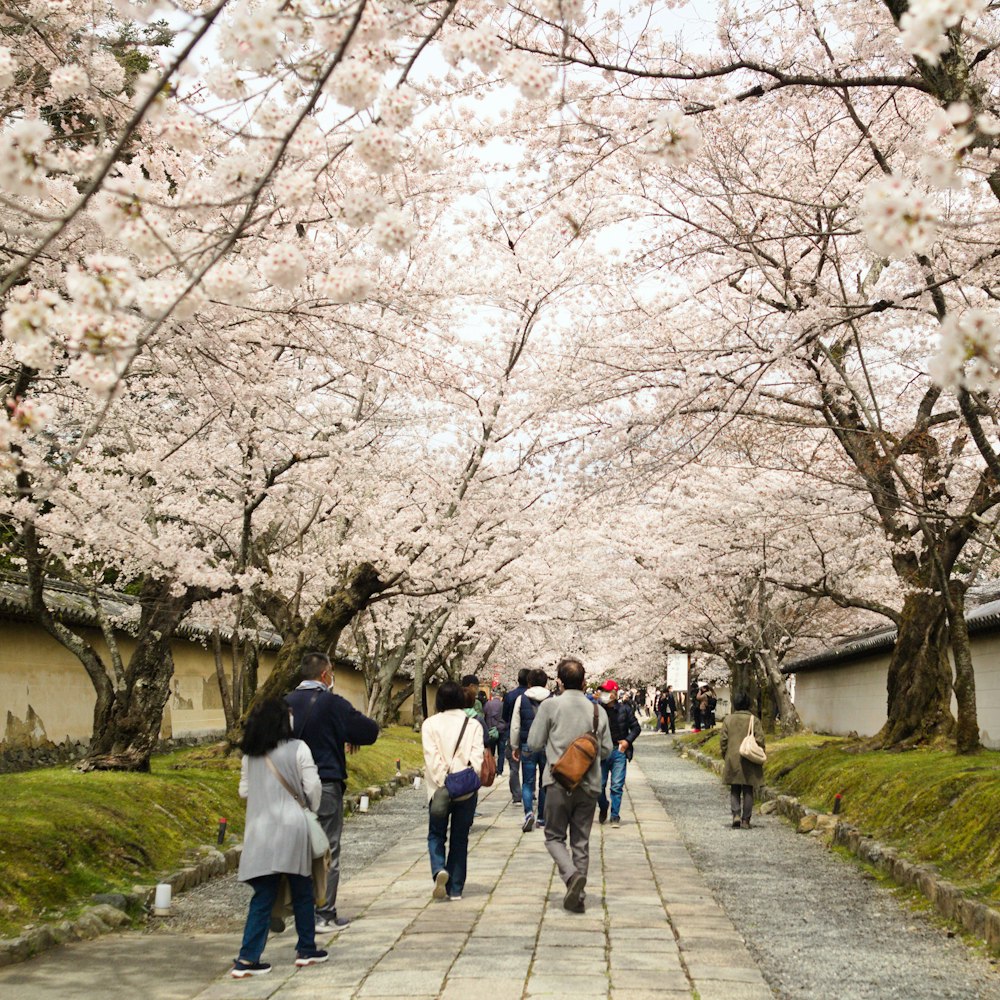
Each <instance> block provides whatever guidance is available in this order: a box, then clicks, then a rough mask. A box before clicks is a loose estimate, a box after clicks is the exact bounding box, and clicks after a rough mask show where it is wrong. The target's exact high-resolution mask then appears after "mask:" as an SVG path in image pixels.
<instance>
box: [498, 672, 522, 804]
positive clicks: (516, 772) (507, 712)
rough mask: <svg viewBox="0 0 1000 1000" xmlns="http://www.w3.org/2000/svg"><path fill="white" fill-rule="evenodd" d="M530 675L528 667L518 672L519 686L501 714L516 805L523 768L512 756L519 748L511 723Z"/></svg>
mask: <svg viewBox="0 0 1000 1000" xmlns="http://www.w3.org/2000/svg"><path fill="white" fill-rule="evenodd" d="M528 674H529V670H528V668H527V667H522V668H521V669H520V670H519V671H518V672H517V686H516V687H513V688H511V689H510V690H509V691H508V692H507V693H506V694H505V695H504V696H503V711H502V712H501V714H500V718H501V719H502V720H503V723H504V727H505V728H504V729H503V730H501V732H500V739H501V740H502V741H503V751H502V752H503V756H504V758H505V759H506V761H507V763H508V764H509V765H510V778H509V787H510V798H511V801H512V802H514V803H518V802H520V801H521V768H520V767H519V765H518V763H517V761H516V760H514V758H513V756H512V755H513V752H514V750H516V749H517V747H515V746H514V743H513V741H512V740H511V738H510V722H511V717H512V715H513V714H514V705H515V704H516V703H517V699H518V698H520V697H521V695H522V694H524V691H525V689H526V688H527V686H528Z"/></svg>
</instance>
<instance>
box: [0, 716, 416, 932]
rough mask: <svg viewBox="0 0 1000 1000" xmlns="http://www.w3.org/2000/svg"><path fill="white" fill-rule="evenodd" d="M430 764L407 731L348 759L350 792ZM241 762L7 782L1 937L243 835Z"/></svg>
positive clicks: (225, 759)
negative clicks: (221, 831)
mask: <svg viewBox="0 0 1000 1000" xmlns="http://www.w3.org/2000/svg"><path fill="white" fill-rule="evenodd" d="M397 759H399V760H400V761H401V766H402V768H403V770H404V771H405V770H407V769H408V768H411V767H417V766H420V765H421V764H422V761H423V754H422V752H421V749H420V737H419V735H417V734H415V733H414V732H412V730H410V729H408V728H406V727H403V726H394V727H390V728H388V729H386V730H384V731H383V733H382V735H381V736H380V737H379V740H378V742H377V743H376V744H375V745H374V746H370V747H362V748H361V749H360V750H359V751H358V752H357V753H356V754H354V755H353V756H352V757H351V758H350V759H349V761H348V769H349V771H350V778H349V781H348V791H349V792H351V791H358V790H360V789H362V788H364V787H366V786H368V785H372V784H381V783H382V782H385V781H387V780H388V779H389V778H391V777H392V776H393V775H394V774H395V773H396V760H397ZM239 769H240V763H239V755H238V754H230V755H227V754H226V753H225V752H224V748H223V747H222V746H214V747H202V748H197V749H191V750H179V751H175V752H173V753H169V754H162V755H157V756H155V757H154V758H153V761H152V769H151V772H150V773H149V774H118V773H113V772H107V771H95V772H91V773H89V774H81V773H79V772H77V771H74V770H73V769H72V768H69V767H55V768H44V769H41V770H36V771H29V772H25V773H22V774H5V775H0V802H2V806H0V937H9V936H12V935H15V934H17V933H18V932H19V930H20V929H21V928H23V927H24V926H25V925H27V924H30V923H38V922H40V921H45V920H51V919H56V918H59V919H61V918H62V917H64V916H67V915H68V916H72V915H73V914H74V913H75V912H76V911H78V910H79V909H80V908H82V907H83V906H84V905H86V904H87V903H88V902H89V899H90V896H91V895H92V894H93V893H95V892H111V891H115V890H121V889H130V888H131V887H132V886H133V885H135V884H150V883H152V882H155V881H157V879H159V878H160V877H162V876H163V875H166V874H168V873H169V872H171V871H173V870H175V869H176V868H178V867H179V866H180V865H181V863H182V861H183V859H184V857H185V855H187V854H188V853H189V852H190V851H191V850H192V849H194V848H196V847H197V846H198V845H200V844H212V843H215V840H216V836H217V832H218V823H219V818H220V817H222V816H225V817H226V819H227V821H228V832H229V834H230V835H231V836H230V838H229V840H233V839H234V838H235V839H236V840H238V839H239V837H240V836H241V835H242V832H243V816H244V806H243V802H242V801H241V800H240V798H239V796H238V795H237V785H238V783H239Z"/></svg>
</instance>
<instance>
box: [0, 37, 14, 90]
mask: <svg viewBox="0 0 1000 1000" xmlns="http://www.w3.org/2000/svg"><path fill="white" fill-rule="evenodd" d="M16 74H17V60H16V59H15V58H14V54H13V53H12V52H11V51H10V49H8V48H6V47H4V46H0V90H6V89H7V88H8V87H11V86H13V85H14V80H15V77H16Z"/></svg>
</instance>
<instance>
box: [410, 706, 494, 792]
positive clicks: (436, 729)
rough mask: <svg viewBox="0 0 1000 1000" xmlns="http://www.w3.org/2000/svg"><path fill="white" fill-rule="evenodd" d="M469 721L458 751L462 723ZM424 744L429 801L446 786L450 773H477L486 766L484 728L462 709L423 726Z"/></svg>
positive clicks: (432, 718) (443, 713) (440, 716)
mask: <svg viewBox="0 0 1000 1000" xmlns="http://www.w3.org/2000/svg"><path fill="white" fill-rule="evenodd" d="M466 720H468V723H469V724H468V725H467V726H466V727H465V733H464V734H463V736H462V742H461V745H460V746H459V748H458V750H457V751H455V744H456V742H457V741H458V734H459V733H461V732H462V723H464V722H465V721H466ZM420 738H421V740H422V742H423V745H424V782H425V783H426V785H427V799H428V801H429V800H430V799H431V798H433V796H434V793H435V792H436V791H437V790H438V789H439V788H440V787H441V786H442V785H443V784H444V779H445V778H446V777H447V776H448V774H449V773H450V772H453V771H461V770H462V768H463V767H470V766H471V767H474V768H475V769H476V773H477V774H478V773H479V769H480V768H481V767H482V766H483V727H482V725H481V724H480V723H479V721H478V720H477V719H470V718H469V717H468V716H467V715H466V714H465V712H464V711H463V710H462V709H460V708H453V709H450V710H449V711H447V712H439V713H438V714H437V715H432V716H431V717H430V718H429V719H427V720H426V721H425V722H424V724H423V725H422V726H421V727H420Z"/></svg>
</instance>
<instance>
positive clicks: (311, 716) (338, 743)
mask: <svg viewBox="0 0 1000 1000" xmlns="http://www.w3.org/2000/svg"><path fill="white" fill-rule="evenodd" d="M314 698H315V699H316V703H315V705H313V699H314ZM285 701H286V702H288V704H289V705H290V706H291V709H292V735H293V736H294V737H295V738H296V739H298V740H302V741H303V742H304V743H305V744H306V746H308V747H309V749H310V750H311V751H312V755H313V760H315V761H316V767H317V769H318V770H319V780H320V781H347V755H346V753H345V752H344V744H345V743H354V744H356V745H357V746H368V745H369V744H371V743H374V742H375V740H376V739H378V723H377V722H375V720H374V719H369V718H368V716H367V715H364V714H362V713H361V712H359V711H358V710H357V709H356V708H355V707H354V706H353V705H352V704H351V703H350V702H349V701H348V700H347V699H346V698H342V697H341V696H340V695H339V694H334V693H333V692H332V691H320V690H319V689H318V688H296V689H295V690H294V691H292V693H291V694H288V695H286V696H285ZM310 706H311V707H310ZM303 723H304V727H303Z"/></svg>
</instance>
